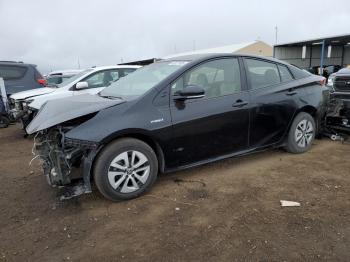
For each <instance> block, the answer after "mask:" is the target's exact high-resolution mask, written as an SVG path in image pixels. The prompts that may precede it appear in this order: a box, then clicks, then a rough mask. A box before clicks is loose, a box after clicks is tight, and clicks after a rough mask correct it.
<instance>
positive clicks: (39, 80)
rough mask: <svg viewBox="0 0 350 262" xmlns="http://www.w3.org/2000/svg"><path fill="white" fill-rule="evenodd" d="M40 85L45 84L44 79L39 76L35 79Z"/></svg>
mask: <svg viewBox="0 0 350 262" xmlns="http://www.w3.org/2000/svg"><path fill="white" fill-rule="evenodd" d="M36 81H37V82H38V83H39V84H40V85H42V86H45V85H46V80H45V79H42V78H39V79H37V80H36Z"/></svg>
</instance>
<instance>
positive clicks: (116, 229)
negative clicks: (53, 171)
mask: <svg viewBox="0 0 350 262" xmlns="http://www.w3.org/2000/svg"><path fill="white" fill-rule="evenodd" d="M0 146H1V147H0V148H1V149H0V161H1V162H0V163H1V165H0V177H1V183H0V204H1V205H0V206H1V212H0V261H322V260H324V261H350V160H349V156H350V145H349V144H341V143H340V142H332V141H330V140H328V139H323V140H317V141H315V145H314V146H313V148H312V150H311V151H310V152H308V153H306V154H302V155H292V154H288V153H286V152H283V151H281V150H270V151H266V152H263V153H256V154H254V155H250V156H244V157H239V158H231V159H228V160H224V161H220V162H217V163H213V164H210V165H206V166H202V167H199V168H194V169H190V170H186V171H181V172H177V173H172V174H168V175H162V176H161V177H160V178H159V180H158V182H157V183H156V184H155V186H154V188H153V189H152V190H151V191H150V192H149V193H148V194H147V195H144V196H142V197H140V198H138V199H135V200H131V201H127V202H120V203H112V202H110V201H107V200H105V199H104V198H102V196H101V195H100V194H99V193H98V192H96V191H95V193H93V194H87V195H84V196H82V197H79V198H76V199H72V200H69V201H65V202H60V201H59V200H58V194H57V190H55V189H52V188H50V187H49V186H48V185H47V184H46V180H45V178H44V177H43V176H42V175H41V173H40V169H39V167H38V165H34V166H33V167H29V166H28V163H29V161H30V159H31V157H32V156H31V146H32V141H31V140H30V139H24V138H23V137H22V132H21V130H19V127H18V126H11V127H10V128H7V129H1V130H0ZM280 200H292V201H299V202H300V203H301V207H284V208H282V207H281V206H280V202H279V201H280Z"/></svg>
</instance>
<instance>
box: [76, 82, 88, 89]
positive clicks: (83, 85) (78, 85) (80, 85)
mask: <svg viewBox="0 0 350 262" xmlns="http://www.w3.org/2000/svg"><path fill="white" fill-rule="evenodd" d="M88 87H89V83H88V82H78V83H76V85H75V89H85V88H88Z"/></svg>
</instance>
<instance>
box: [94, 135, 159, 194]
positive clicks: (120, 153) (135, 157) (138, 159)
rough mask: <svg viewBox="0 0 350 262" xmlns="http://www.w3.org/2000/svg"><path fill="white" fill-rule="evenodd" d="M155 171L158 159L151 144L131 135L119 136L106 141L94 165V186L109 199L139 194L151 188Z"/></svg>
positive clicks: (156, 171)
mask: <svg viewBox="0 0 350 262" xmlns="http://www.w3.org/2000/svg"><path fill="white" fill-rule="evenodd" d="M157 173H158V161H157V157H156V154H155V153H154V151H153V150H152V148H151V147H150V146H149V145H147V144H146V143H144V142H142V141H140V140H138V139H133V138H122V139H119V140H116V141H115V142H112V143H111V144H109V145H108V146H107V147H106V148H105V149H104V150H103V151H102V152H101V153H100V154H99V156H98V158H97V159H96V162H95V166H94V179H95V184H96V186H97V188H98V190H99V191H100V192H101V194H102V195H104V196H105V197H106V198H108V199H110V200H113V201H116V200H126V199H131V198H135V197H138V196H139V195H141V194H143V193H144V192H146V191H147V190H148V189H150V188H151V186H152V185H153V183H154V182H155V180H156V179H157Z"/></svg>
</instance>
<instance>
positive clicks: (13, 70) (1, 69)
mask: <svg viewBox="0 0 350 262" xmlns="http://www.w3.org/2000/svg"><path fill="white" fill-rule="evenodd" d="M26 71H27V68H26V67H23V66H8V65H0V77H2V78H3V79H4V80H15V79H21V78H22V77H23V76H24V74H25V73H26Z"/></svg>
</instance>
